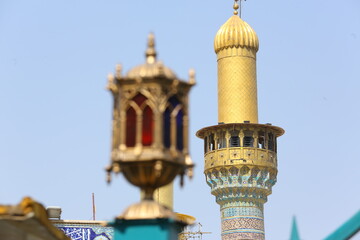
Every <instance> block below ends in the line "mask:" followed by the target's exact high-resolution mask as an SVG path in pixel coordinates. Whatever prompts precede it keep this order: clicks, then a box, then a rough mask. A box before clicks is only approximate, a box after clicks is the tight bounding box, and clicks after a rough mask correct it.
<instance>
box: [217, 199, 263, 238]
mask: <svg viewBox="0 0 360 240" xmlns="http://www.w3.org/2000/svg"><path fill="white" fill-rule="evenodd" d="M220 210H221V238H222V240H230V239H239V240H240V239H257V240H263V239H265V230H264V215H263V210H264V205H263V204H261V203H253V202H248V201H236V202H231V203H228V204H224V205H221V206H220Z"/></svg>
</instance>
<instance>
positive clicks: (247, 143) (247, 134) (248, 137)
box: [243, 131, 254, 147]
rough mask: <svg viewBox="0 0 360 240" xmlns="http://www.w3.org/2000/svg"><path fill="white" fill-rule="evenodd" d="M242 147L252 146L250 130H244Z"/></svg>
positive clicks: (252, 140)
mask: <svg viewBox="0 0 360 240" xmlns="http://www.w3.org/2000/svg"><path fill="white" fill-rule="evenodd" d="M244 134H245V136H244V143H243V144H244V147H253V146H254V138H253V133H252V132H251V131H244Z"/></svg>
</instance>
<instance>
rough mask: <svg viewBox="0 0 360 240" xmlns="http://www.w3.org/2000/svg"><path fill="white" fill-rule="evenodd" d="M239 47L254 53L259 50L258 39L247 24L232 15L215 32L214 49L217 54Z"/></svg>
mask: <svg viewBox="0 0 360 240" xmlns="http://www.w3.org/2000/svg"><path fill="white" fill-rule="evenodd" d="M239 47H240V48H249V49H252V50H253V51H255V53H256V52H257V51H258V49H259V39H258V37H257V35H256V32H255V31H254V29H252V28H251V27H250V25H249V24H247V23H246V22H245V21H243V20H242V19H241V18H240V17H239V16H238V15H233V16H232V17H230V18H229V19H228V20H227V21H226V23H225V24H224V25H222V26H221V28H220V29H219V31H218V32H217V34H216V36H215V41H214V49H215V52H216V53H218V52H220V51H221V50H223V49H228V48H239Z"/></svg>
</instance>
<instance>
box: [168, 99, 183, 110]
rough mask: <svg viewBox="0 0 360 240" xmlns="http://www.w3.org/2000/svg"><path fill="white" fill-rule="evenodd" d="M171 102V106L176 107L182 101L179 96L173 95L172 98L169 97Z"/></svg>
mask: <svg viewBox="0 0 360 240" xmlns="http://www.w3.org/2000/svg"><path fill="white" fill-rule="evenodd" d="M169 103H170V104H171V106H172V107H173V108H175V107H176V106H177V105H179V104H180V101H179V99H177V97H175V96H172V97H171V98H169Z"/></svg>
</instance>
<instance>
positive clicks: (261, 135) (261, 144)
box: [258, 132, 265, 149]
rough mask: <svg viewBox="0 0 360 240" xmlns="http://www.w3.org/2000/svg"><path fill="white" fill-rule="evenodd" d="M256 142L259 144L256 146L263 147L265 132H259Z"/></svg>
mask: <svg viewBox="0 0 360 240" xmlns="http://www.w3.org/2000/svg"><path fill="white" fill-rule="evenodd" d="M258 144H259V146H258V148H261V149H265V133H264V132H259V135H258Z"/></svg>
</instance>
